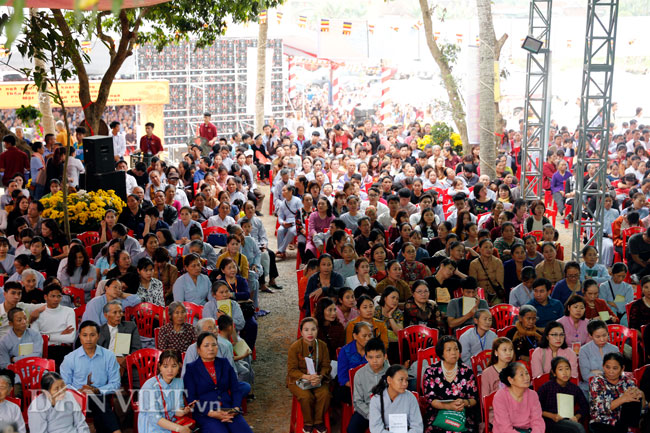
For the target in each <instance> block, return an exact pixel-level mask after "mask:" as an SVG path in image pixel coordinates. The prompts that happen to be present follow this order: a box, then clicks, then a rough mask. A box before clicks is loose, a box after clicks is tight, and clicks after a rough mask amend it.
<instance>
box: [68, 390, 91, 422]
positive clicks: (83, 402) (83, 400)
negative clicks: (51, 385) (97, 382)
mask: <svg viewBox="0 0 650 433" xmlns="http://www.w3.org/2000/svg"><path fill="white" fill-rule="evenodd" d="M67 391H68V392H69V393H70V394H72V397H74V399H75V401H76V402H77V404H78V405H79V407H80V408H81V413H83V414H84V416H86V412H87V411H88V397H87V396H86V394H84V393H82V392H79V391H77V390H76V389H70V388H68V389H67Z"/></svg>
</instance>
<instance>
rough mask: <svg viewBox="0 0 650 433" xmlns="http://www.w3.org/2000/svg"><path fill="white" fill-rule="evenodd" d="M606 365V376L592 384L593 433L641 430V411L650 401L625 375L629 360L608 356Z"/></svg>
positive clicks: (590, 425) (598, 376)
mask: <svg viewBox="0 0 650 433" xmlns="http://www.w3.org/2000/svg"><path fill="white" fill-rule="evenodd" d="M602 365H603V367H602V368H603V373H602V374H599V375H597V376H596V377H594V378H593V380H592V381H591V382H590V383H589V396H590V397H591V405H590V412H591V421H590V424H589V427H590V429H591V431H592V433H618V432H627V431H628V430H629V429H630V428H634V429H638V427H639V421H640V417H641V408H642V407H644V406H645V405H646V402H645V397H644V395H643V392H642V391H641V390H640V389H639V388H638V387H637V385H636V382H635V381H634V378H633V377H632V376H628V375H626V374H624V373H623V370H624V366H625V358H624V357H623V355H622V354H620V353H618V352H613V353H608V354H607V355H605V356H604V357H603V364H602Z"/></svg>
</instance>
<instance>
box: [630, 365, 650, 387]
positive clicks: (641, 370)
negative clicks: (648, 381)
mask: <svg viewBox="0 0 650 433" xmlns="http://www.w3.org/2000/svg"><path fill="white" fill-rule="evenodd" d="M648 366H650V364H646V365H644V366H643V367H639V368H637V369H636V370H634V380H636V383H637V385H639V384H641V378H642V377H643V373H644V372H645V369H646V368H648Z"/></svg>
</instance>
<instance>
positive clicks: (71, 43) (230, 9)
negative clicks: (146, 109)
mask: <svg viewBox="0 0 650 433" xmlns="http://www.w3.org/2000/svg"><path fill="white" fill-rule="evenodd" d="M281 3H282V0H268V1H266V0H265V1H259V0H203V1H195V0H172V1H170V2H167V3H162V4H158V5H154V6H150V7H143V8H133V9H119V8H118V9H117V10H114V11H93V12H73V11H64V10H61V9H42V10H40V11H38V12H37V13H36V14H33V15H32V16H30V17H29V19H26V20H24V23H23V27H22V34H21V35H19V36H18V38H17V39H16V41H15V44H16V45H17V47H18V50H19V51H20V52H21V53H22V54H23V55H25V56H26V57H27V58H28V59H29V60H33V59H34V50H33V49H31V48H30V47H31V46H38V45H41V46H42V45H46V43H45V41H44V39H45V38H54V41H55V42H57V43H56V44H55V46H56V56H57V57H59V58H61V59H62V60H65V61H66V63H68V64H69V65H70V66H71V68H72V71H73V72H74V76H75V78H77V79H78V80H79V102H80V104H81V106H82V107H84V109H83V110H84V115H85V118H86V121H87V122H88V123H89V125H90V127H91V128H92V129H93V130H94V131H97V130H98V129H99V124H100V119H101V116H102V114H103V112H104V108H105V107H106V102H107V100H108V96H109V94H110V89H111V85H112V84H113V81H114V80H115V77H116V76H117V73H118V71H119V70H120V68H121V67H122V65H123V64H124V61H125V60H126V59H127V58H128V57H129V56H131V55H132V54H133V51H134V49H135V47H136V44H143V43H147V42H149V43H152V44H154V46H155V47H156V48H157V49H158V50H159V51H160V50H162V49H163V48H165V47H166V46H167V45H169V44H172V43H175V42H181V41H186V40H189V39H192V40H194V41H196V44H197V47H199V48H201V47H205V46H209V45H211V44H212V43H213V42H214V41H215V40H216V39H217V38H218V37H219V36H221V35H223V34H224V32H225V29H226V20H229V21H232V22H235V23H238V22H245V21H249V20H256V19H257V16H258V14H259V11H260V10H262V9H266V8H272V7H275V6H277V5H279V4H281ZM9 28H10V26H7V27H6V29H7V30H8V29H9ZM47 29H52V30H53V31H45V30H47ZM89 37H90V38H96V39H98V40H99V41H101V43H103V44H104V45H105V46H106V48H107V49H108V52H109V57H110V61H109V66H108V68H107V69H106V71H105V72H104V74H103V76H102V79H101V84H100V86H99V91H98V94H97V97H96V98H95V100H93V98H92V95H91V93H90V83H89V77H88V73H87V70H86V63H87V61H85V60H84V54H83V52H82V51H81V46H80V42H81V41H82V40H84V39H88V38H89ZM49 42H51V41H48V44H49ZM49 45H51V44H49ZM2 126H4V125H2ZM2 126H0V130H2Z"/></svg>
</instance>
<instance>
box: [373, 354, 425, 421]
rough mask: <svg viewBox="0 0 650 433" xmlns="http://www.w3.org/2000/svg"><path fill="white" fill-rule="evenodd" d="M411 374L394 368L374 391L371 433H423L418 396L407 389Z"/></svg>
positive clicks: (392, 367)
mask: <svg viewBox="0 0 650 433" xmlns="http://www.w3.org/2000/svg"><path fill="white" fill-rule="evenodd" d="M407 386H408V372H407V371H406V368H404V367H403V366H402V365H399V364H396V365H391V366H390V367H388V370H386V373H384V376H383V377H382V378H381V380H380V381H379V383H378V384H377V385H375V387H374V388H373V389H372V394H373V397H372V398H371V399H370V411H369V419H368V421H369V424H370V433H386V432H399V433H422V432H423V431H424V425H423V424H422V415H421V414H420V407H419V406H418V400H417V398H415V396H414V395H413V394H412V393H411V392H410V391H408V390H407V389H406V387H407Z"/></svg>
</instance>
